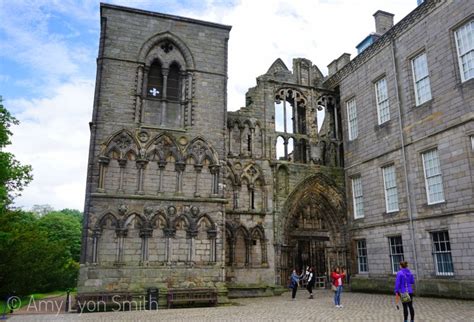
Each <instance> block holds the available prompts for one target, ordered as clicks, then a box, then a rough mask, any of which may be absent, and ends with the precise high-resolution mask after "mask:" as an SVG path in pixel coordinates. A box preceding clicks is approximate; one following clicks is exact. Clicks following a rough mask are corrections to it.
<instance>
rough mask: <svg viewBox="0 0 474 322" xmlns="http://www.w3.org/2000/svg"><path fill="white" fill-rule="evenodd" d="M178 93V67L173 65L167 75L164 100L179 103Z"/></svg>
mask: <svg viewBox="0 0 474 322" xmlns="http://www.w3.org/2000/svg"><path fill="white" fill-rule="evenodd" d="M179 92H180V90H179V66H178V64H176V63H173V64H171V66H170V70H169V74H168V84H167V88H166V98H167V99H168V100H170V101H179Z"/></svg>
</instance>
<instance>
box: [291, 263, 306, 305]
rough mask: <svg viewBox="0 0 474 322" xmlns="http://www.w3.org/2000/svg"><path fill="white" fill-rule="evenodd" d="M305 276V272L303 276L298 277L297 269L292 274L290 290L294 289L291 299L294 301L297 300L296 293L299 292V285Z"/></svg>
mask: <svg viewBox="0 0 474 322" xmlns="http://www.w3.org/2000/svg"><path fill="white" fill-rule="evenodd" d="M303 276H304V272H303V274H301V275H298V273H296V269H293V273H291V277H290V288H291V289H292V291H291V299H292V300H293V301H294V300H295V298H296V291H297V290H298V283H299V282H300V278H302V277H303Z"/></svg>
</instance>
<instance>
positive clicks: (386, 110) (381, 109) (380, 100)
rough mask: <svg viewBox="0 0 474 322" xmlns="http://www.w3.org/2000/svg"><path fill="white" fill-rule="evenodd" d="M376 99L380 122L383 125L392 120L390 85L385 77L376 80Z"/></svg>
mask: <svg viewBox="0 0 474 322" xmlns="http://www.w3.org/2000/svg"><path fill="white" fill-rule="evenodd" d="M382 84H383V86H382ZM375 101H376V103H377V119H378V124H379V125H381V124H384V123H386V122H388V121H390V102H389V100H388V85H387V79H386V78H385V77H384V78H381V79H379V80H378V81H376V82H375Z"/></svg>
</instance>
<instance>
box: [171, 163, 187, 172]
mask: <svg viewBox="0 0 474 322" xmlns="http://www.w3.org/2000/svg"><path fill="white" fill-rule="evenodd" d="M174 167H175V170H176V171H178V172H183V171H184V169H185V168H186V163H184V162H183V161H176V163H175V164H174Z"/></svg>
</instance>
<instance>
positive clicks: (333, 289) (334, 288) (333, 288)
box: [331, 284, 337, 292]
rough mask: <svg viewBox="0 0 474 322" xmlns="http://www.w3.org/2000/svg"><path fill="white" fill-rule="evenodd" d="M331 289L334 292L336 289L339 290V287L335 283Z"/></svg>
mask: <svg viewBox="0 0 474 322" xmlns="http://www.w3.org/2000/svg"><path fill="white" fill-rule="evenodd" d="M331 290H332V291H333V292H336V291H337V287H336V285H334V284H331Z"/></svg>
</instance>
